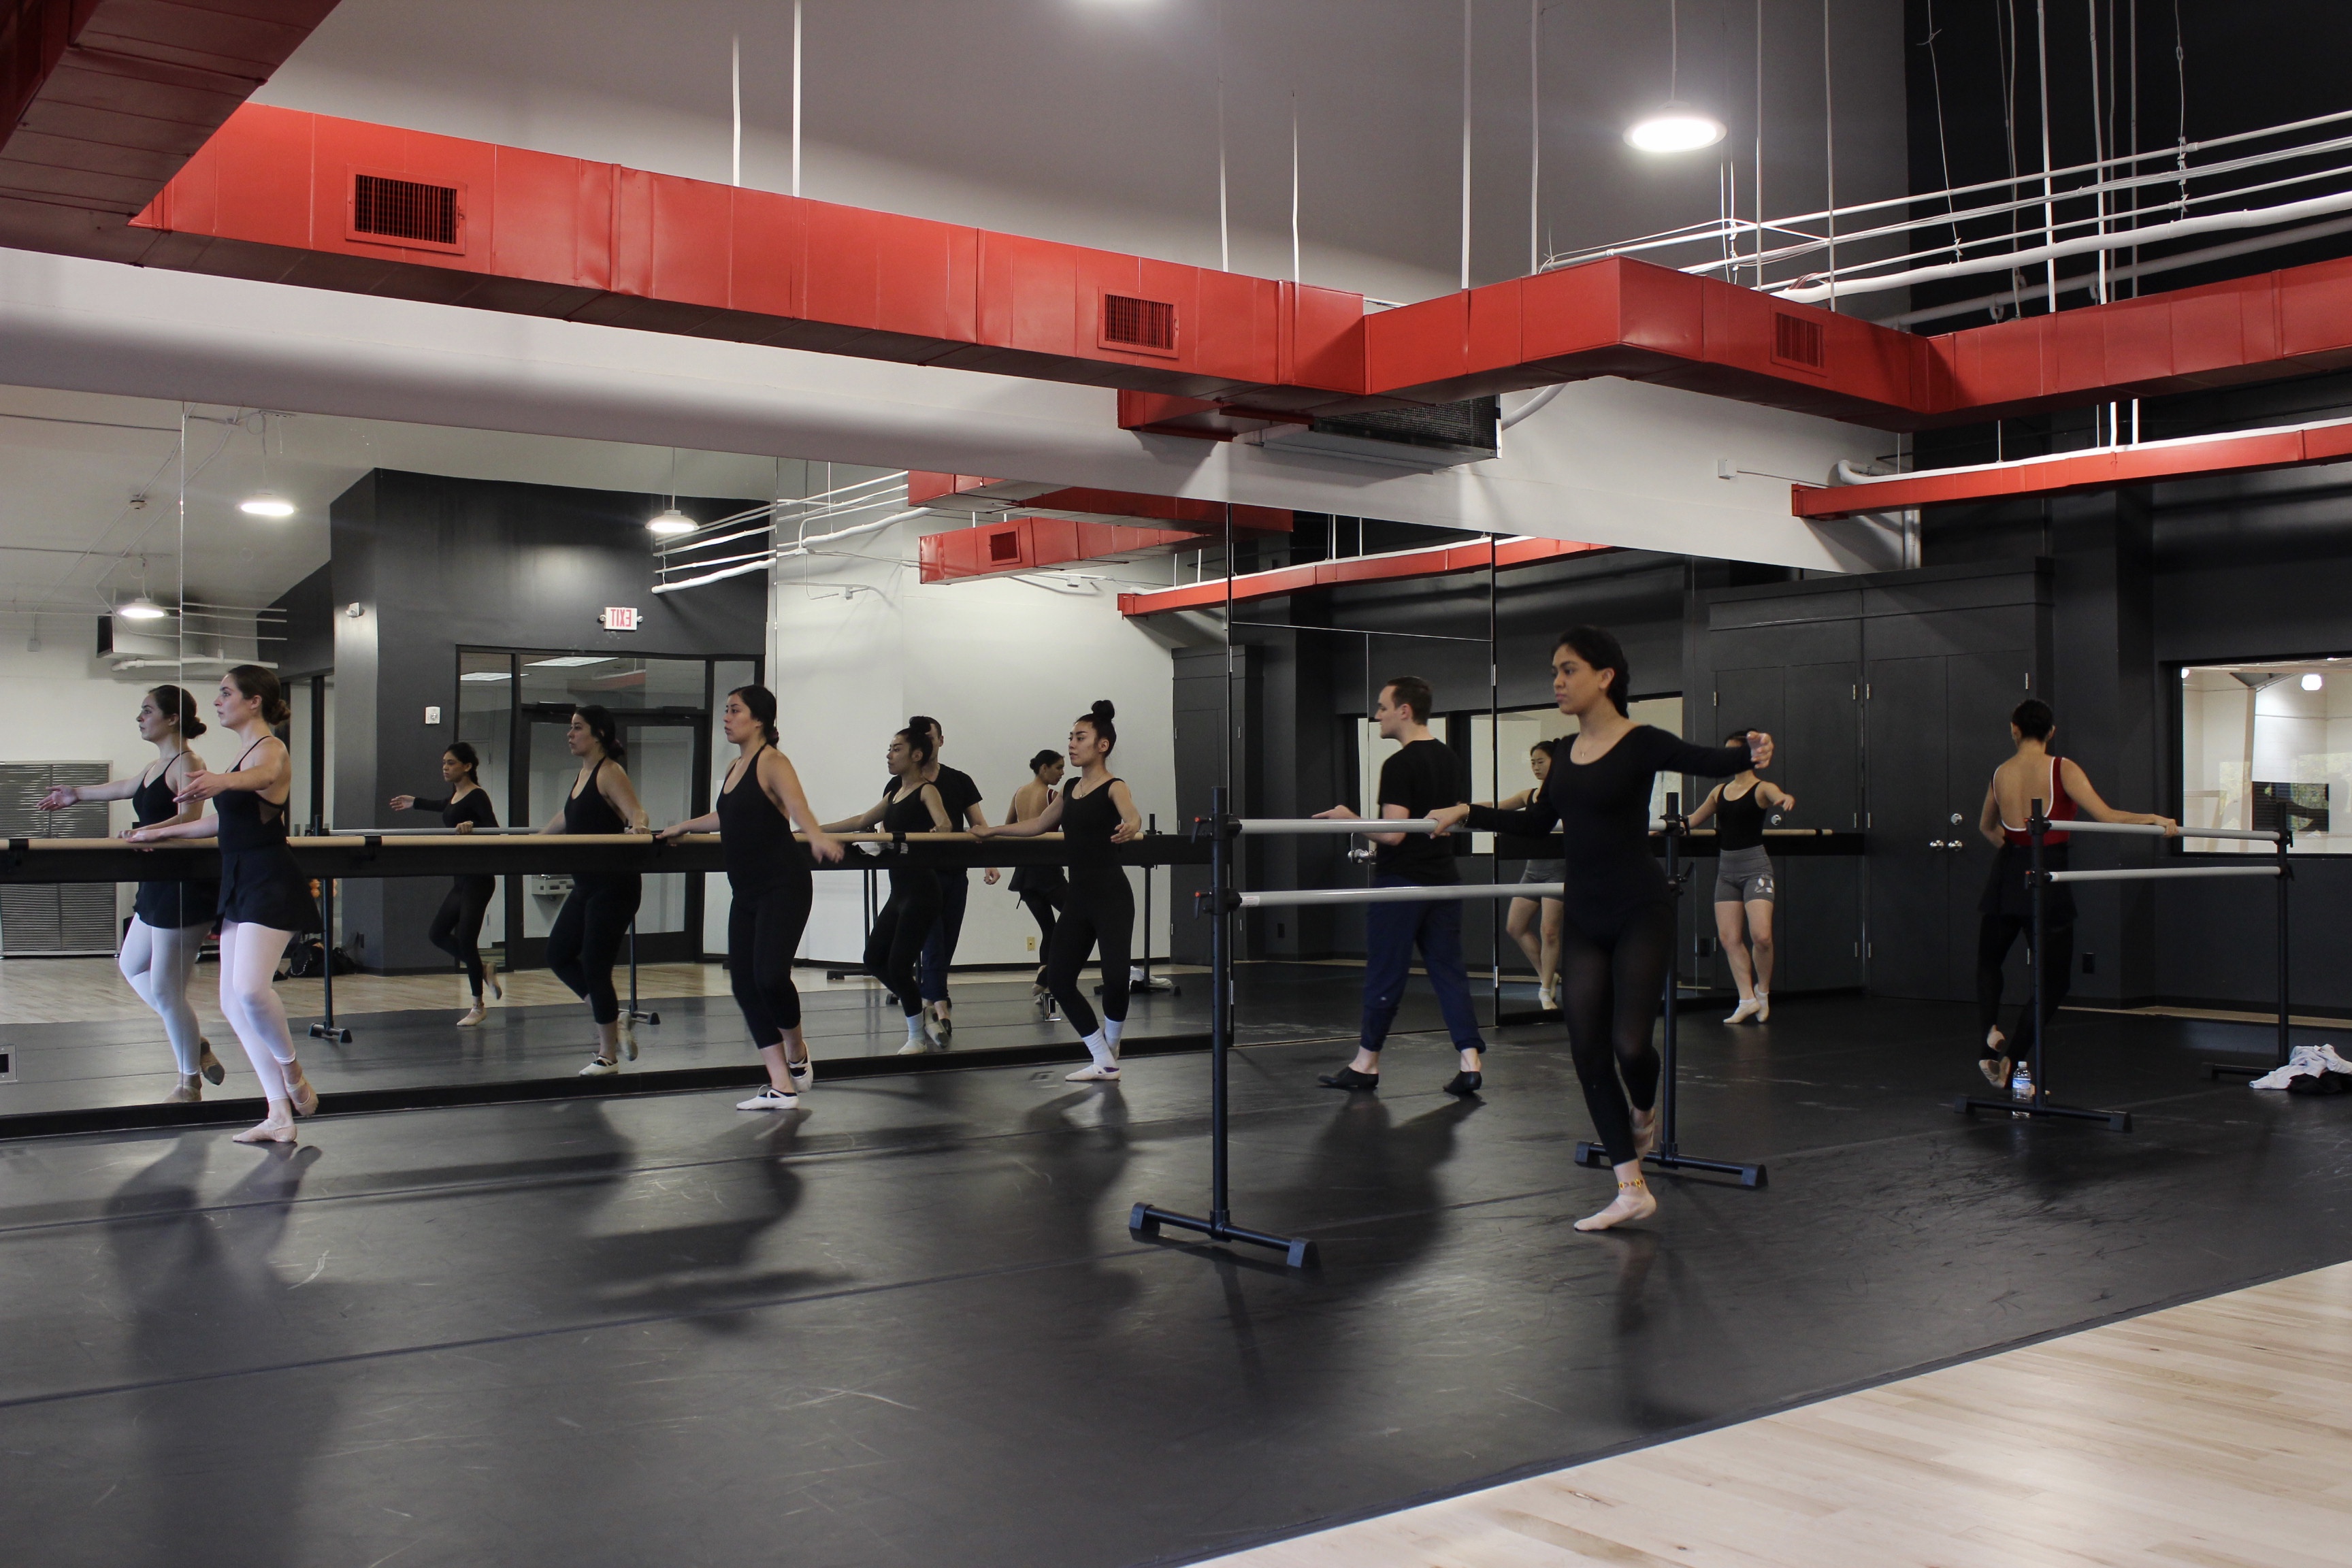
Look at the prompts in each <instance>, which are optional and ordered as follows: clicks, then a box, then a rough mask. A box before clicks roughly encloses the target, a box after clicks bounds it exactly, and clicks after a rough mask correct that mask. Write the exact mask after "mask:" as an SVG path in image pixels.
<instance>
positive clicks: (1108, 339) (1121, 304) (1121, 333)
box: [1102, 294, 1176, 354]
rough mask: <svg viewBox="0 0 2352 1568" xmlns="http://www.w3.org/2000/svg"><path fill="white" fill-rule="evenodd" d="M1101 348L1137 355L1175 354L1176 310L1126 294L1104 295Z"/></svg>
mask: <svg viewBox="0 0 2352 1568" xmlns="http://www.w3.org/2000/svg"><path fill="white" fill-rule="evenodd" d="M1102 346H1103V347H1104V348H1107V349H1131V350H1133V351H1135V352H1136V353H1148V354H1172V353H1175V352H1176V307H1175V306H1173V305H1170V304H1165V303H1163V302H1161V301H1160V300H1138V299H1135V298H1133V297H1131V296H1129V295H1126V294H1105V295H1104V296H1103V314H1102Z"/></svg>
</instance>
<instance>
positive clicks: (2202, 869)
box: [2043, 865, 2286, 882]
mask: <svg viewBox="0 0 2352 1568" xmlns="http://www.w3.org/2000/svg"><path fill="white" fill-rule="evenodd" d="M2043 875H2044V876H2046V877H2048V878H2049V879H2050V880H2052V881H2053V882H2153V881H2158V880H2169V879H2172V878H2176V877H2284V875H2286V870H2285V868H2284V867H2280V866H2269V865H2264V866H2139V867H2130V868H2121V869H2117V870H2113V871H2048V872H2044V873H2043Z"/></svg>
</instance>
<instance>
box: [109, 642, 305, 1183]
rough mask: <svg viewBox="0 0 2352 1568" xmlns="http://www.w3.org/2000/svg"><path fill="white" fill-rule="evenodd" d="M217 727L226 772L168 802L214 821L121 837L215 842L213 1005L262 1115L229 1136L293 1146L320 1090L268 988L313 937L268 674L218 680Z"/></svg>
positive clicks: (195, 777) (275, 694)
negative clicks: (231, 739)
mask: <svg viewBox="0 0 2352 1568" xmlns="http://www.w3.org/2000/svg"><path fill="white" fill-rule="evenodd" d="M213 711H214V712H215V713H216V714H218V715H219V716H220V721H221V727H222V728H223V729H225V730H229V731H234V732H235V733H236V736H237V738H238V739H239V740H241V741H243V742H245V751H244V752H242V753H241V754H240V755H239V756H238V757H237V759H236V765H235V766H234V767H232V768H231V769H230V770H229V771H228V772H227V773H208V772H206V771H205V770H204V769H203V768H196V769H194V770H193V771H192V772H191V773H189V775H188V782H187V783H186V784H183V785H182V786H181V787H180V792H179V794H178V795H176V796H174V797H173V798H175V799H177V800H178V801H179V802H180V804H181V805H188V804H189V803H191V802H194V801H205V800H209V801H211V802H212V803H213V815H212V816H208V817H205V818H202V819H201V820H198V821H194V822H175V823H173V824H170V825H169V826H162V827H141V828H136V829H134V830H132V831H131V832H130V833H128V834H125V835H124V836H123V837H126V838H128V839H130V840H131V842H132V843H134V844H144V843H152V842H153V841H155V840H157V839H162V838H207V837H213V836H214V835H215V834H217V835H218V836H219V837H220V858H221V879H220V904H219V911H220V969H221V980H220V1002H221V1011H222V1012H223V1013H224V1014H226V1016H227V1017H228V1021H229V1023H230V1024H231V1025H233V1026H235V1027H236V1037H237V1039H238V1041H239V1042H240V1043H242V1044H243V1045H244V1047H245V1054H246V1058H247V1060H249V1061H251V1062H252V1063H253V1073H254V1076H255V1077H256V1078H257V1079H260V1080H261V1092H262V1094H263V1095H264V1096H265V1097H266V1098H267V1099H268V1102H269V1114H268V1116H267V1117H265V1118H264V1119H263V1120H262V1121H260V1122H259V1123H258V1124H257V1125H256V1126H253V1127H248V1128H247V1129H246V1130H245V1131H242V1132H240V1133H238V1134H237V1135H236V1142H240V1143H291V1142H294V1118H295V1117H296V1116H298V1115H299V1116H308V1115H310V1113H311V1112H312V1111H314V1110H318V1109H319V1091H318V1090H316V1089H312V1088H311V1087H310V1081H309V1080H308V1079H305V1078H304V1077H303V1075H302V1064H301V1063H300V1062H299V1061H297V1060H295V1059H294V1037H293V1036H292V1035H291V1034H289V1032H288V1030H287V1027H286V1005H285V1004H284V1003H283V1002H281V1001H279V1000H278V992H277V990H276V989H275V988H274V987H273V986H272V985H271V984H270V982H271V981H272V980H274V979H275V978H276V977H277V973H278V959H279V958H280V957H282V956H283V955H284V954H285V952H286V944H287V943H288V942H291V941H293V940H294V936H295V933H296V932H298V931H317V930H319V929H320V921H319V905H318V901H317V900H314V899H312V898H311V896H310V879H309V878H308V877H306V876H304V875H303V874H302V868H301V866H300V865H299V863H297V862H296V860H295V858H294V852H293V851H292V850H291V849H289V848H288V847H286V801H287V797H288V796H289V795H291V794H292V793H293V790H294V764H293V759H291V758H290V757H289V756H288V755H287V754H286V744H285V742H282V741H280V740H278V737H277V736H276V735H275V734H273V733H271V731H272V730H273V729H274V728H275V727H276V726H278V725H279V724H283V723H284V722H286V719H287V714H288V710H287V706H286V693H285V691H284V690H283V689H281V688H280V687H279V686H278V676H277V674H276V672H275V671H272V670H268V669H264V668H262V667H261V666H259V665H257V664H240V665H237V666H236V667H235V668H231V669H230V670H229V671H228V673H227V674H226V675H224V676H222V677H221V683H220V689H219V691H218V692H217V693H216V694H215V696H214V698H213Z"/></svg>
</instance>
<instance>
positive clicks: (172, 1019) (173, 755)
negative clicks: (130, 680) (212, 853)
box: [41, 686, 227, 1105]
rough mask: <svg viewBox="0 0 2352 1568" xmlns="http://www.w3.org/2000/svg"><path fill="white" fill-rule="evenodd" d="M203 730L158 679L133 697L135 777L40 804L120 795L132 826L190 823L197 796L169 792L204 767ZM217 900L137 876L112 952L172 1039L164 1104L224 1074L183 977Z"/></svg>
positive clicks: (188, 706) (176, 691)
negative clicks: (137, 749)
mask: <svg viewBox="0 0 2352 1568" xmlns="http://www.w3.org/2000/svg"><path fill="white" fill-rule="evenodd" d="M204 732H205V721H203V720H202V719H200V718H198V717H197V716H196V700H195V699H194V698H193V697H191V696H189V695H188V694H187V693H186V692H185V691H183V690H182V689H180V688H178V687H176V686H159V687H157V688H155V689H153V690H152V691H150V692H149V693H147V695H146V697H145V698H144V699H142V700H141V702H140V704H139V738H140V739H141V740H142V741H144V742H147V743H148V744H149V745H151V746H152V747H154V748H155V761H154V763H152V764H151V765H150V766H149V767H147V768H146V769H144V770H142V772H141V773H140V774H139V776H138V777H137V778H135V779H109V780H108V781H107V782H106V783H104V784H63V785H60V786H59V787H58V788H56V789H53V790H51V791H50V792H49V793H48V794H47V795H43V796H42V797H41V809H42V810H43V811H63V810H64V809H65V808H66V807H68V806H69V805H81V804H82V803H83V802H85V801H99V800H127V801H129V802H130V803H131V816H132V826H134V827H163V826H170V825H171V824H173V823H183V822H194V821H196V820H198V819H199V818H201V817H202V816H204V814H205V808H204V803H203V802H201V801H199V802H197V803H196V804H194V805H181V804H180V803H179V802H178V801H176V800H174V799H173V796H174V795H177V794H178V793H179V792H180V790H181V789H182V787H184V785H185V784H187V782H188V775H189V774H190V773H194V771H196V770H197V769H199V768H202V767H203V766H204V759H203V758H201V757H199V756H197V755H196V754H195V752H194V751H192V750H190V749H189V745H188V742H191V741H193V740H194V739H195V738H196V737H197V736H199V735H201V734H203V733H204ZM126 837H127V836H126ZM219 901H220V889H219V887H218V885H217V884H215V883H212V882H142V883H140V884H139V893H138V896H137V898H136V899H135V900H133V902H132V904H131V911H132V912H131V924H130V926H129V927H128V928H127V929H126V930H125V931H123V933H122V951H121V952H120V953H119V954H117V955H116V963H118V964H119V965H120V966H121V970H122V978H123V979H125V980H127V981H129V982H130V983H131V990H133V991H135V992H137V993H138V994H139V1000H141V1001H142V1002H144V1003H146V1004H147V1005H149V1006H150V1007H152V1008H153V1009H155V1011H156V1013H157V1015H158V1016H161V1017H162V1018H163V1033H164V1035H165V1036H166V1037H168V1038H169V1039H170V1040H171V1042H172V1059H173V1064H174V1065H175V1066H177V1067H178V1068H179V1069H180V1081H179V1084H178V1086H177V1087H176V1088H174V1089H173V1090H172V1092H171V1093H170V1094H168V1095H166V1096H164V1103H165V1104H167V1105H186V1104H192V1103H194V1102H195V1101H197V1100H202V1099H204V1097H205V1092H204V1086H205V1082H206V1081H207V1080H209V1081H211V1082H213V1083H215V1084H216V1083H219V1082H220V1081H221V1080H222V1079H224V1078H226V1076H227V1070H226V1068H223V1067H222V1066H221V1064H220V1058H217V1057H215V1056H214V1055H213V1047H212V1042H211V1041H209V1040H207V1039H205V1037H204V1033H203V1030H202V1028H201V1027H200V1026H198V1024H197V1022H196V1010H195V1008H194V1007H193V1006H191V1005H189V1003H188V980H189V977H190V976H191V975H192V974H193V973H194V971H195V967H196V955H197V952H199V950H201V949H202V948H203V946H204V944H205V932H206V931H210V930H212V928H213V911H214V907H215V905H216V904H218V903H219Z"/></svg>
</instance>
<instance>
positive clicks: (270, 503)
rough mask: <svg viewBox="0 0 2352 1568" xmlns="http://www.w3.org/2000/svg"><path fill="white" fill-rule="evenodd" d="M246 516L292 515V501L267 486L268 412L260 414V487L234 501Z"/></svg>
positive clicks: (237, 508)
mask: <svg viewBox="0 0 2352 1568" xmlns="http://www.w3.org/2000/svg"><path fill="white" fill-rule="evenodd" d="M236 510H239V511H241V512H244V513H245V514H246V515H247V516H248V517H292V516H293V515H294V503H293V502H292V501H290V500H287V499H286V498H285V497H283V496H281V495H279V494H278V492H277V491H275V490H273V489H270V488H269V412H268V410H267V409H264V410H263V411H262V414H261V488H260V489H257V490H256V491H254V492H253V494H251V495H249V496H247V497H246V498H245V499H244V500H241V501H239V502H237V503H236Z"/></svg>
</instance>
